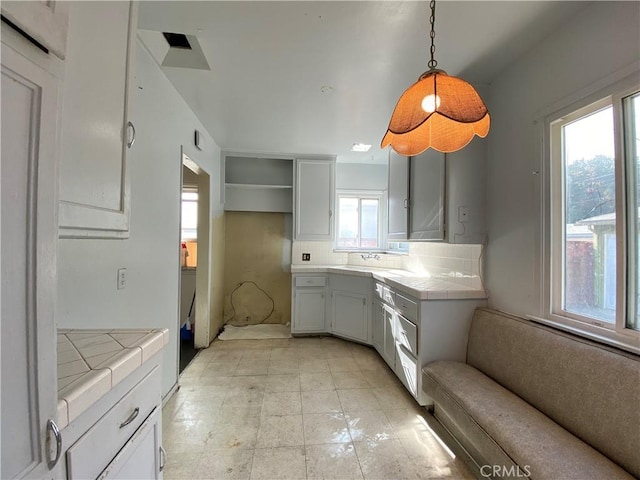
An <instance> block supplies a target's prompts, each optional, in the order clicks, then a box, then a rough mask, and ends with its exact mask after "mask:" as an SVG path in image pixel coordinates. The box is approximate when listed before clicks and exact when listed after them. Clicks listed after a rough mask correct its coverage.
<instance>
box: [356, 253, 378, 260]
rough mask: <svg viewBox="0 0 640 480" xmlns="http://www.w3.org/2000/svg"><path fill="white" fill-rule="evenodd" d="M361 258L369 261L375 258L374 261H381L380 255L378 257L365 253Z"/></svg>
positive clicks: (375, 254) (374, 254)
mask: <svg viewBox="0 0 640 480" xmlns="http://www.w3.org/2000/svg"><path fill="white" fill-rule="evenodd" d="M360 256H361V257H362V259H363V260H369V259H370V258H373V259H374V260H380V255H378V254H377V253H363V254H361V255H360Z"/></svg>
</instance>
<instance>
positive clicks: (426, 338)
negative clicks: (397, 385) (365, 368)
mask: <svg viewBox="0 0 640 480" xmlns="http://www.w3.org/2000/svg"><path fill="white" fill-rule="evenodd" d="M373 291H374V298H375V300H374V309H375V310H377V306H378V305H379V304H381V305H382V311H383V313H382V314H380V313H378V314H377V316H376V315H374V317H373V318H374V323H375V321H376V319H382V320H383V329H384V332H383V333H382V334H380V333H378V334H377V335H382V339H383V340H382V341H383V343H382V344H381V346H382V348H381V349H380V347H377V348H378V352H380V355H381V356H382V358H383V359H384V360H385V361H386V362H387V364H388V365H389V367H391V369H392V370H393V371H394V372H395V374H396V376H397V377H398V378H399V379H400V381H401V382H402V383H403V384H404V386H405V387H406V388H407V390H408V391H409V392H410V393H411V395H413V397H414V398H415V399H416V401H417V402H418V403H419V404H420V405H429V404H431V403H433V402H432V400H431V399H430V398H428V397H427V396H426V395H425V394H424V393H423V391H422V375H421V373H420V372H421V370H422V368H423V367H424V366H425V365H426V364H427V363H429V362H433V361H436V360H456V361H462V362H464V360H465V358H466V347H467V338H468V332H469V327H470V325H471V318H472V316H473V312H474V310H475V309H476V308H477V307H481V306H484V305H485V304H486V300H484V299H459V300H419V299H416V298H413V297H411V296H410V295H407V294H406V293H404V292H399V291H397V290H395V289H392V288H390V287H388V286H387V285H385V284H383V283H380V282H377V283H376V284H375V285H374V289H373ZM372 328H373V330H374V331H377V332H379V331H380V327H379V326H376V325H375V324H374V326H373V327H372Z"/></svg>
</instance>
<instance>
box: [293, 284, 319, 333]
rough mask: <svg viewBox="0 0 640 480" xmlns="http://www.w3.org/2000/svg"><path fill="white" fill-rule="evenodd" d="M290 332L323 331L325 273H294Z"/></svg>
mask: <svg viewBox="0 0 640 480" xmlns="http://www.w3.org/2000/svg"><path fill="white" fill-rule="evenodd" d="M292 284H293V291H292V297H293V298H292V299H291V300H292V301H291V309H292V312H291V319H292V322H291V333H293V334H296V333H325V332H326V331H327V327H326V317H327V315H326V310H327V309H326V284H327V277H326V275H294V276H293V282H292Z"/></svg>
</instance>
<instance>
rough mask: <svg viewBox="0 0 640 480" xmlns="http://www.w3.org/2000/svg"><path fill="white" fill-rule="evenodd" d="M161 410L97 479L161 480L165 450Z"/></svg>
mask: <svg viewBox="0 0 640 480" xmlns="http://www.w3.org/2000/svg"><path fill="white" fill-rule="evenodd" d="M160 415H161V413H160V408H159V407H158V408H157V409H156V410H155V411H154V412H153V414H151V415H150V416H149V418H147V420H146V421H145V422H144V423H143V424H142V425H141V426H140V428H139V429H138V430H137V431H136V433H135V434H134V436H133V437H132V438H131V439H130V440H129V441H128V442H127V443H126V444H125V446H124V447H122V450H120V452H118V455H116V457H115V458H114V459H113V461H112V462H111V463H110V464H109V465H107V467H106V468H105V469H104V471H103V472H102V473H101V474H100V476H99V477H98V480H103V479H104V480H106V479H118V480H140V479H145V480H151V479H161V478H162V473H161V472H162V468H164V465H162V463H163V462H164V460H163V459H162V458H161V456H162V455H164V450H163V449H162V448H161V446H160V438H161V437H162V435H161V431H160V430H161V425H160V421H159V418H160Z"/></svg>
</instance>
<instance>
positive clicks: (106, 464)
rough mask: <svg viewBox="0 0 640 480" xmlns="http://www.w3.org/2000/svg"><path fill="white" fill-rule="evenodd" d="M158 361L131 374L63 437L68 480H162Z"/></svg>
mask: <svg viewBox="0 0 640 480" xmlns="http://www.w3.org/2000/svg"><path fill="white" fill-rule="evenodd" d="M159 361H160V357H159V355H158V354H156V355H154V357H152V359H150V360H148V361H147V362H145V363H143V364H142V366H141V367H138V369H136V370H135V371H134V372H133V373H131V374H130V375H129V376H127V377H126V378H125V379H123V380H122V381H121V382H120V383H118V384H117V385H116V386H115V387H114V388H113V389H112V390H110V391H109V392H107V393H106V394H105V395H103V396H102V397H101V398H100V399H99V400H98V401H97V402H95V403H94V404H93V405H92V406H91V407H89V409H87V410H85V411H84V412H83V413H81V414H80V415H79V416H78V417H77V418H76V419H74V420H73V421H72V422H71V423H70V424H69V425H68V426H67V427H66V428H65V429H64V430H63V432H62V438H63V448H64V450H65V451H66V462H65V467H66V478H67V479H68V480H80V479H86V478H100V479H106V478H118V479H156V478H162V473H161V472H162V467H163V463H164V461H165V458H164V456H165V455H164V450H163V449H162V406H161V396H160V388H161V387H160V382H161V367H160V365H159Z"/></svg>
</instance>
